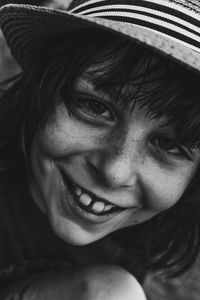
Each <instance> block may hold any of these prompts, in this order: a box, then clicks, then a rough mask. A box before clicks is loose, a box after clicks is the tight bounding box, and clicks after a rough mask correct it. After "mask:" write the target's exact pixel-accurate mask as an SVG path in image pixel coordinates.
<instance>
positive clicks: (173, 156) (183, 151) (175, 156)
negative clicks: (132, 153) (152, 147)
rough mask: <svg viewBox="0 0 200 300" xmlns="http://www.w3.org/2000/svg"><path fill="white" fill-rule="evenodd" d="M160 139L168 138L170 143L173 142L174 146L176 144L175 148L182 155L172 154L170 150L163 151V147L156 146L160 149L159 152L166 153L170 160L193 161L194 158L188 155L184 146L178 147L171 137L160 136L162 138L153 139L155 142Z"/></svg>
mask: <svg viewBox="0 0 200 300" xmlns="http://www.w3.org/2000/svg"><path fill="white" fill-rule="evenodd" d="M158 138H167V139H169V141H171V142H172V144H174V148H177V149H178V150H179V151H180V153H172V152H170V150H165V149H162V148H161V147H159V146H158V145H156V147H159V151H161V152H163V153H165V154H166V155H167V156H169V158H172V159H176V160H183V159H187V160H189V161H192V158H191V157H190V155H189V154H188V153H187V150H185V149H184V148H183V146H181V145H176V143H175V142H174V141H173V140H172V139H171V138H170V137H168V136H160V137H155V138H153V140H154V141H155V140H156V139H158ZM154 144H155V143H154ZM188 151H189V150H188Z"/></svg>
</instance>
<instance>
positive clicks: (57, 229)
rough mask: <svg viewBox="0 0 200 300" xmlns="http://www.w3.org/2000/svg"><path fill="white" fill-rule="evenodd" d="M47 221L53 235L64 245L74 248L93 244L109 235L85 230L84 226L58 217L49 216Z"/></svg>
mask: <svg viewBox="0 0 200 300" xmlns="http://www.w3.org/2000/svg"><path fill="white" fill-rule="evenodd" d="M49 219H50V225H51V228H52V230H53V231H54V233H55V234H56V235H57V236H58V237H60V238H61V239H62V240H64V241H65V242H66V243H68V244H71V245H74V246H84V245H88V244H91V243H94V242H96V241H98V240H100V239H102V238H103V237H105V236H106V235H108V234H109V233H105V232H102V231H100V230H98V229H97V228H92V229H91V228H85V226H81V224H77V223H75V222H73V221H71V220H68V219H66V218H64V217H62V216H60V215H54V216H51V217H50V218H49Z"/></svg>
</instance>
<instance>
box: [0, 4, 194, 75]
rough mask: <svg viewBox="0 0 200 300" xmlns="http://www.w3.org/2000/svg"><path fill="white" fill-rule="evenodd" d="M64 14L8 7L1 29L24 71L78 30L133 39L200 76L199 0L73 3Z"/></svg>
mask: <svg viewBox="0 0 200 300" xmlns="http://www.w3.org/2000/svg"><path fill="white" fill-rule="evenodd" d="M68 2H69V1H68V0H66V5H64V4H63V7H62V9H59V10H56V9H53V8H47V7H40V6H31V5H14V4H11V5H6V6H3V7H2V8H1V9H0V26H1V28H2V31H3V33H4V36H5V38H6V40H7V43H8V45H9V47H10V48H11V51H12V54H13V56H14V57H15V59H16V60H17V61H18V63H19V64H20V65H21V66H22V67H23V68H24V67H27V66H28V65H29V64H31V62H33V60H34V57H35V56H38V55H39V54H40V49H41V47H43V46H44V45H45V43H46V42H47V41H49V40H50V39H52V38H54V37H56V36H57V35H59V34H63V33H66V39H67V32H69V31H72V30H73V31H74V30H77V29H81V28H92V27H93V28H99V29H101V30H106V31H110V32H114V33H115V34H120V35H122V36H126V37H128V38H131V39H132V40H134V41H135V42H137V43H140V44H143V45H145V46H147V47H150V48H152V49H154V50H155V51H157V52H159V53H162V54H164V55H167V56H169V57H170V58H172V59H175V60H177V61H179V62H180V63H182V64H185V65H186V66H189V67H191V68H193V69H195V70H197V71H200V1H199V0H72V2H71V5H70V6H68V5H67V3H68Z"/></svg>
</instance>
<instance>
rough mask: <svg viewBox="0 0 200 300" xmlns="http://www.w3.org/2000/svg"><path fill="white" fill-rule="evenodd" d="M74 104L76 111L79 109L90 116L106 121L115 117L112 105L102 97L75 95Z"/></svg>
mask: <svg viewBox="0 0 200 300" xmlns="http://www.w3.org/2000/svg"><path fill="white" fill-rule="evenodd" d="M73 106H74V107H75V109H76V111H77V110H78V112H81V113H84V114H86V115H87V116H89V117H93V118H97V119H101V120H105V121H112V120H114V119H115V118H114V114H113V111H112V109H111V107H110V105H109V104H108V103H106V101H103V100H101V99H97V98H92V97H89V96H85V95H84V96H83V95H79V96H76V97H75V99H74V101H73Z"/></svg>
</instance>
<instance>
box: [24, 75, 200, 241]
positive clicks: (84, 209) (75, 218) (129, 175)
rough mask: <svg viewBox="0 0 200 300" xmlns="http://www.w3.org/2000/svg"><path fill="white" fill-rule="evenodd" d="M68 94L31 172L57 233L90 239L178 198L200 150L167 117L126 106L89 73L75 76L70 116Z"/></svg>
mask: <svg viewBox="0 0 200 300" xmlns="http://www.w3.org/2000/svg"><path fill="white" fill-rule="evenodd" d="M63 100H66V99H61V101H60V104H59V105H58V106H57V108H56V110H55V113H54V115H53V116H52V117H51V118H50V119H49V120H48V122H47V123H46V124H45V125H44V126H41V127H40V128H39V129H38V131H37V132H36V134H35V136H34V139H33V143H32V148H31V167H30V172H29V179H30V180H29V181H30V189H31V193H32V195H33V198H34V201H35V202H36V204H37V205H38V206H39V207H40V208H41V209H42V210H43V212H44V213H46V214H47V216H48V218H49V220H50V224H51V226H52V229H53V230H54V232H55V233H56V234H57V235H58V236H60V237H61V238H62V239H64V240H65V241H67V242H68V243H71V244H74V245H84V244H88V243H91V242H94V241H96V240H98V239H100V238H102V237H104V236H106V235H108V234H109V233H111V232H113V231H116V230H119V229H122V228H125V227H129V226H134V225H135V224H139V223H142V222H145V221H147V220H148V219H150V218H152V217H153V216H155V215H156V214H158V213H160V212H162V211H164V210H166V209H168V208H170V207H171V206H173V205H174V204H175V203H176V202H177V201H178V200H179V199H180V197H181V196H182V195H183V193H184V191H185V189H186V188H187V186H188V184H189V183H190V182H191V180H192V178H193V177H194V175H195V172H196V170H197V167H198V164H199V159H200V155H199V153H198V152H195V151H191V149H188V148H187V147H186V146H184V145H180V144H177V142H176V139H175V132H174V131H173V128H171V127H170V126H166V125H164V124H165V123H166V122H165V121H166V120H164V119H152V118H151V117H150V116H148V115H147V112H146V111H145V109H141V108H140V107H139V106H138V105H137V104H136V105H135V107H134V109H133V110H132V111H131V110H130V109H126V110H124V109H122V107H121V105H120V103H118V102H117V103H116V102H115V101H113V100H112V98H111V97H110V96H109V95H108V94H105V93H102V92H101V91H99V90H97V89H96V87H95V86H94V84H93V83H92V82H91V81H90V80H89V79H88V78H87V77H86V76H82V77H80V78H79V79H78V81H77V84H76V87H75V96H74V100H73V103H74V104H73V106H72V115H70V114H69V113H68V111H67V109H66V106H65V104H64V101H63Z"/></svg>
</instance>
